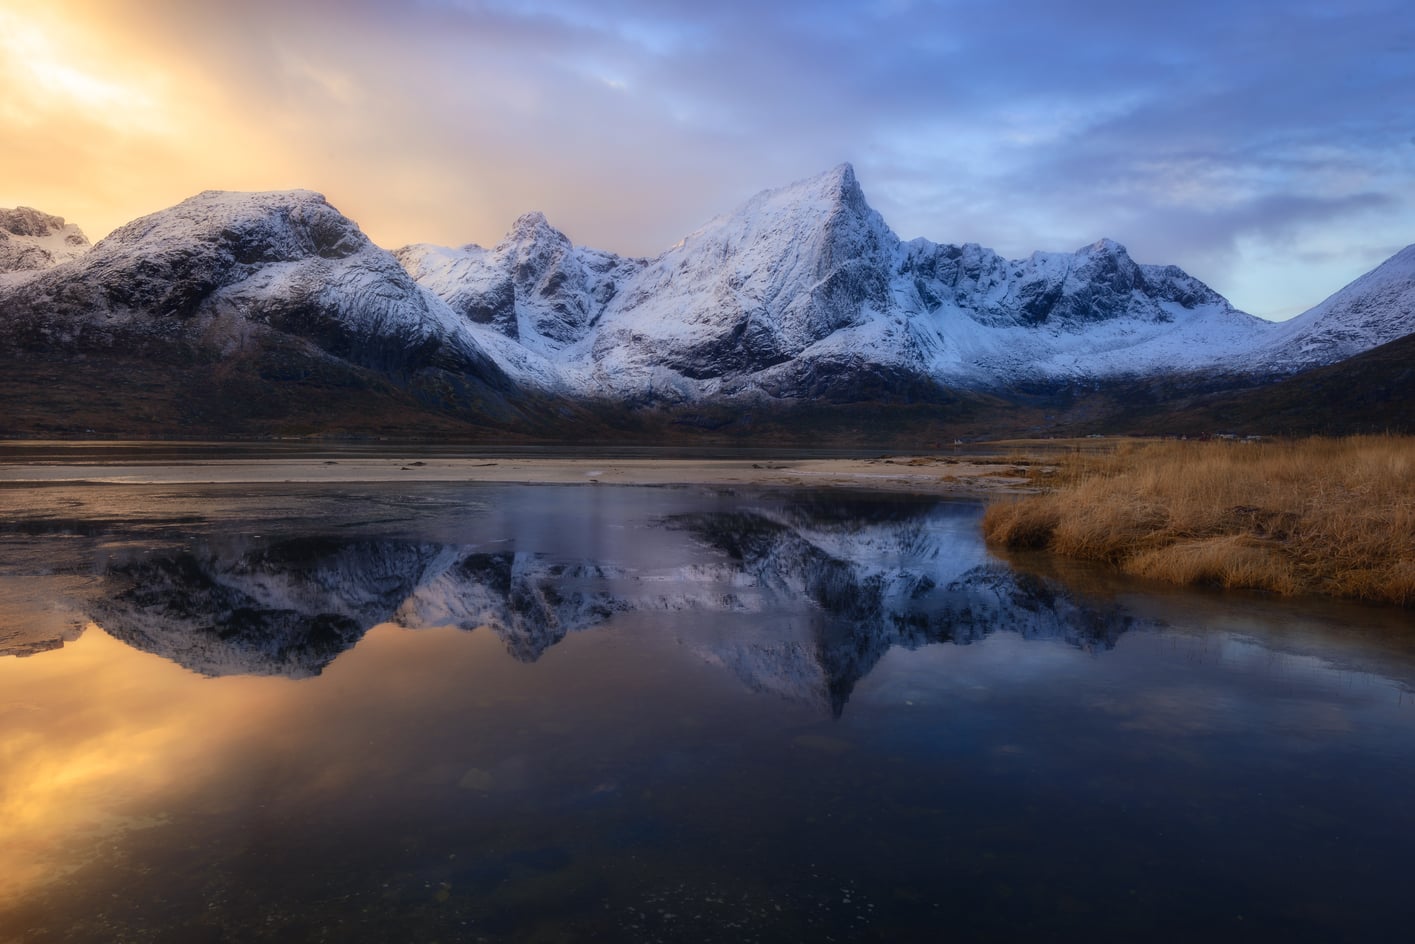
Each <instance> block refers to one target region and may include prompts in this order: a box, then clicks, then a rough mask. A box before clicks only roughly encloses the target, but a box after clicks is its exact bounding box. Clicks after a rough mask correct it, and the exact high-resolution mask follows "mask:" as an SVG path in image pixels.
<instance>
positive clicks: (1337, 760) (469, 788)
mask: <svg viewBox="0 0 1415 944" xmlns="http://www.w3.org/2000/svg"><path fill="white" fill-rule="evenodd" d="M6 502H8V505H7V507H5V508H0V656H4V655H8V656H12V657H10V658H0V824H3V826H0V940H4V941H12V940H13V941H25V942H32V944H40V942H46V941H59V940H63V941H69V942H81V944H88V942H94V944H97V942H104V944H107V942H111V941H156V942H161V941H178V942H187V941H218V940H219V941H281V942H286V941H298V942H315V941H331V940H337V941H348V942H351V944H363V942H383V941H390V940H392V941H402V940H442V941H462V940H467V941H475V940H483V939H484V940H487V941H493V942H508V944H509V942H520V941H529V940H546V941H551V940H603V941H621V940H622V941H683V942H688V941H693V942H696V941H703V940H711V941H749V940H758V941H773V942H775V941H782V942H796V941H823V940H830V939H833V940H838V941H847V940H848V941H889V942H895V941H934V940H938V939H940V936H941V935H942V936H944V937H956V938H959V939H962V940H1033V939H1038V940H1048V941H1050V940H1077V941H1087V942H1098V941H1136V940H1144V941H1157V942H1175V944H1179V942H1186V944H1187V942H1189V941H1194V940H1203V941H1206V942H1219V941H1250V940H1282V941H1307V940H1310V941H1318V940H1321V941H1325V940H1402V939H1404V937H1408V936H1409V935H1408V933H1407V932H1408V918H1407V917H1406V912H1408V910H1409V909H1408V907H1406V906H1405V904H1404V902H1405V900H1406V898H1408V894H1407V892H1408V889H1407V886H1408V884H1409V883H1408V879H1407V874H1408V871H1409V870H1408V863H1409V861H1410V856H1411V854H1412V842H1415V840H1412V837H1415V808H1412V806H1411V804H1410V802H1409V796H1410V785H1411V784H1412V783H1415V714H1412V712H1415V697H1412V695H1411V693H1412V691H1415V633H1412V632H1411V629H1412V622H1411V618H1410V614H1409V613H1408V612H1406V611H1392V610H1390V609H1379V608H1372V607H1360V606H1353V605H1351V604H1338V603H1322V602H1320V601H1314V600H1281V599H1274V598H1268V597H1262V596H1259V595H1254V594H1229V593H1219V592H1196V591H1180V590H1165V589H1163V588H1159V587H1156V586H1154V585H1147V584H1141V583H1137V582H1135V581H1131V580H1126V579H1124V578H1121V577H1118V576H1113V575H1112V576H1105V575H1103V574H1098V573H1097V572H1095V571H1094V570H1090V571H1088V570H1087V569H1086V568H1081V567H1073V566H1072V565H1068V564H1065V563H1064V562H1059V561H1050V562H1048V561H1046V560H1027V561H1019V562H1017V566H1018V567H1023V568H1030V569H1016V568H1015V567H1014V566H1013V562H1004V561H1001V560H997V559H995V558H993V557H991V556H990V555H989V553H988V552H987V550H986V549H985V548H984V546H983V544H982V542H981V540H980V537H979V533H978V516H979V514H980V512H981V509H980V508H979V506H977V505H976V504H967V503H950V502H939V501H931V500H922V499H918V498H912V497H908V496H887V495H877V496H864V495H859V496H844V495H841V494H831V495H826V494H825V493H814V494H812V493H807V492H799V491H771V490H762V491H752V492H733V491H726V490H714V489H694V488H684V489H673V488H659V489H650V488H632V487H623V488H619V487H608V486H599V487H530V486H512V485H507V486H491V485H459V484H455V483H449V484H445V485H434V484H427V485H415V484H408V485H403V484H398V485H393V484H387V483H370V484H367V485H341V486H338V487H332V486H271V487H265V488H254V487H246V486H205V487H200V486H188V485H182V486H177V487H168V486H149V485H112V486H102V487H98V486H91V485H90V486H45V487H43V488H36V489H32V490H23V489H11V490H9V491H6V490H0V505H4V504H5V503H6ZM1048 566H1050V567H1053V568H1055V569H1054V570H1050V571H1048V570H1045V569H1043V568H1045V567H1048ZM85 625H87V626H88V628H87V629H86V630H84V629H83V627H84V626H85ZM76 627H77V629H76ZM1131 629H1134V630H1136V631H1135V632H1130V630H1131ZM468 630H472V631H470V632H469V631H468ZM974 642H977V643H978V644H977V645H969V644H970V643H974ZM944 643H953V644H954V645H945V644H944ZM14 656H20V657H14ZM847 701H848V709H847V708H846V705H847Z"/></svg>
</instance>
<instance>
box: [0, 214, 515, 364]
mask: <svg viewBox="0 0 1415 944" xmlns="http://www.w3.org/2000/svg"><path fill="white" fill-rule="evenodd" d="M0 301H3V303H4V305H5V308H6V311H7V314H8V315H9V318H8V320H7V324H6V326H5V327H6V328H7V329H8V331H9V332H11V333H12V334H20V335H21V337H22V339H24V340H28V341H29V342H30V343H41V344H51V345H54V344H59V345H72V346H75V347H79V348H92V349H102V348H104V347H112V346H114V345H115V344H116V345H119V346H123V345H126V344H128V343H130V342H132V341H133V340H134V339H137V340H140V341H142V342H146V343H152V342H161V341H164V340H166V341H173V340H182V341H185V342H187V343H189V344H197V345H199V346H200V347H201V348H203V349H206V350H211V351H214V352H216V353H218V354H219V355H221V356H231V355H233V354H237V353H239V352H241V351H242V349H243V348H245V347H246V346H247V345H249V344H251V343H252V342H253V341H254V340H255V339H256V338H258V337H259V336H260V335H262V334H266V333H270V332H277V333H280V334H283V335H286V336H290V337H295V338H299V339H302V340H303V341H305V342H307V343H308V344H309V345H310V346H312V347H313V348H315V349H318V350H320V351H322V352H324V353H325V354H327V355H331V356H334V357H339V358H343V359H345V360H347V361H350V362H352V363H356V364H360V365H363V366H368V367H372V368H376V369H380V370H386V371H408V370H415V369H417V368H419V367H425V366H436V367H441V368H444V369H448V370H454V371H458V372H463V373H470V374H476V375H479V376H493V377H494V376H496V375H499V371H498V370H497V369H496V368H495V366H494V365H493V364H492V362H491V361H490V359H489V358H487V357H486V355H485V354H484V353H483V352H482V351H481V350H480V349H479V348H478V347H477V345H476V342H475V341H474V340H473V339H472V338H471V337H469V336H468V334H467V333H466V332H465V331H464V330H463V327H462V320H461V319H460V318H458V317H457V316H455V315H453V314H452V312H451V311H450V310H448V308H447V306H446V305H443V304H442V303H441V302H439V301H438V300H437V299H436V298H433V297H432V296H430V295H428V293H426V292H424V291H423V290H422V289H420V288H419V287H418V286H417V285H416V284H415V283H414V282H413V281H412V279H411V278H409V276H408V275H407V273H406V272H405V271H404V270H403V268H402V266H400V265H399V264H398V262H397V260H396V259H394V258H393V256H392V254H391V253H389V252H387V251H385V250H383V249H380V248H378V247H377V246H375V245H374V244H373V243H372V242H370V241H369V239H368V238H367V237H366V236H365V235H364V234H363V233H362V232H361V231H360V230H359V228H358V226H357V225H355V224H354V223H353V222H352V221H351V220H349V219H347V218H346V217H344V216H343V215H341V214H340V213H339V212H338V211H337V210H335V209H334V208H333V207H331V206H330V205H329V204H328V203H327V202H326V201H325V199H324V197H323V196H321V195H320V194H317V193H311V192H309V191H305V190H293V191H285V192H274V193H249V194H248V193H226V192H221V191H207V192H205V193H202V194H199V195H197V196H195V197H192V198H190V199H188V200H184V201H183V202H182V203H179V204H178V205H177V206H175V207H172V208H170V209H168V210H163V211H161V212H158V213H154V214H152V215H150V216H145V217H143V218H141V219H138V220H135V221H133V222H132V223H129V224H127V225H126V226H123V227H121V228H119V229H117V230H115V231H114V232H113V233H112V234H110V235H109V236H108V237H107V238H105V239H103V240H102V241H100V242H99V243H98V244H97V245H96V246H94V247H93V248H92V249H91V250H89V251H88V252H86V253H84V254H82V255H80V256H77V257H76V258H74V259H72V260H70V261H68V262H66V263H63V264H61V265H57V266H54V267H51V268H48V269H45V270H43V271H39V272H36V273H34V274H33V275H31V276H30V277H29V278H27V279H25V280H23V281H19V282H16V283H15V284H14V285H12V286H10V288H9V291H8V292H7V293H6V295H5V297H3V298H0Z"/></svg>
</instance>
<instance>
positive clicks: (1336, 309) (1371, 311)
mask: <svg viewBox="0 0 1415 944" xmlns="http://www.w3.org/2000/svg"><path fill="white" fill-rule="evenodd" d="M1412 332H1415V244H1411V245H1409V246H1406V247H1405V248H1404V249H1402V250H1400V252H1397V253H1396V254H1395V255H1393V256H1391V257H1390V258H1389V259H1387V260H1386V261H1385V262H1383V263H1381V264H1380V265H1379V266H1377V267H1376V268H1374V269H1372V270H1371V271H1370V272H1367V273H1366V274H1365V275H1363V276H1361V277H1360V278H1358V279H1356V280H1355V281H1354V282H1352V283H1351V284H1349V285H1347V286H1346V287H1345V288H1343V289H1341V290H1340V291H1338V292H1337V293H1336V294H1334V295H1332V296H1331V297H1330V298H1328V299H1326V300H1325V301H1323V302H1322V303H1321V304H1320V305H1317V306H1316V307H1315V308H1312V309H1311V310H1309V311H1306V312H1304V313H1302V314H1300V315H1298V316H1297V317H1296V318H1293V319H1292V320H1291V321H1289V322H1287V323H1286V324H1284V325H1282V327H1281V329H1280V331H1279V333H1278V337H1277V339H1276V340H1275V342H1274V343H1273V345H1272V346H1271V347H1270V354H1269V357H1270V358H1271V359H1272V360H1275V361H1276V362H1277V363H1278V364H1279V366H1282V367H1285V368H1288V369H1291V368H1301V367H1310V366H1314V365H1318V364H1330V363H1334V362H1336V361H1339V360H1343V359H1345V358H1347V357H1352V356H1354V355H1356V354H1359V353H1361V352H1362V351H1366V350H1369V349H1370V348H1373V347H1378V346H1379V345H1382V344H1386V343H1388V342H1390V341H1394V340H1396V339H1397V338H1402V337H1405V336H1406V335H1407V334H1410V333H1412Z"/></svg>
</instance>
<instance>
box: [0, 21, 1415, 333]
mask: <svg viewBox="0 0 1415 944" xmlns="http://www.w3.org/2000/svg"><path fill="white" fill-rule="evenodd" d="M843 161H849V162H851V163H852V164H853V165H854V166H855V170H856V174H857V176H858V178H859V180H860V184H861V186H862V187H863V189H864V191H865V195H866V198H867V199H868V200H869V201H870V203H871V205H873V206H874V207H875V208H876V209H877V210H879V211H880V212H881V213H882V214H883V216H884V218H885V220H886V221H887V222H888V223H889V224H890V226H891V227H892V228H893V229H894V230H895V232H897V233H898V234H899V235H900V236H901V237H903V238H905V239H910V238H913V237H916V236H925V237H927V238H929V239H932V240H934V241H937V242H952V243H962V242H977V243H981V244H983V245H984V246H989V247H991V248H993V249H996V250H997V251H998V252H1000V253H1002V254H1003V255H1005V256H1009V257H1013V258H1017V257H1023V256H1026V255H1028V254H1030V253H1031V252H1032V251H1034V250H1038V249H1041V250H1048V251H1057V250H1064V251H1071V250H1074V249H1077V248H1079V247H1081V246H1084V245H1087V244H1089V243H1091V242H1094V241H1095V240H1096V239H1099V238H1101V237H1109V238H1112V239H1115V240H1117V241H1119V242H1121V243H1123V244H1124V245H1125V246H1126V247H1127V248H1128V249H1129V251H1130V254H1131V256H1132V257H1134V258H1135V259H1136V260H1137V261H1139V262H1148V263H1160V264H1175V265H1179V266H1181V267H1182V268H1184V269H1185V270H1187V271H1188V272H1190V273H1191V274H1193V275H1195V276H1197V277H1198V278H1200V279H1202V280H1204V281H1205V282H1207V283H1208V284H1209V285H1211V286H1212V287H1213V288H1215V289H1216V290H1217V291H1219V292H1220V293H1222V294H1223V295H1225V296H1226V297H1227V298H1228V299H1229V300H1230V301H1232V302H1233V303H1234V305H1236V306H1237V307H1238V308H1240V309H1243V310H1245V311H1249V312H1251V313H1253V314H1257V315H1261V316H1263V317H1267V318H1274V319H1281V318H1286V317H1290V316H1292V315H1295V314H1298V313H1300V312H1301V311H1303V310H1305V309H1306V308H1308V307H1310V306H1312V305H1314V304H1316V303H1317V302H1319V301H1321V300H1322V299H1323V298H1324V297H1326V296H1327V295H1329V294H1331V293H1332V292H1334V291H1336V290H1337V289H1338V288H1340V287H1341V286H1342V285H1344V284H1345V283H1347V282H1349V281H1350V280H1351V279H1353V278H1355V277H1357V276H1358V275H1360V274H1362V273H1363V272H1365V271H1367V270H1369V269H1370V268H1372V267H1374V266H1375V265H1377V264H1378V263H1380V262H1381V261H1382V260H1384V259H1385V258H1387V257H1389V256H1390V255H1392V254H1393V253H1395V252H1396V251H1397V250H1399V249H1400V248H1401V247H1403V246H1405V245H1408V244H1410V243H1412V242H1415V5H1412V4H1410V2H1409V0H1331V2H1278V0H1271V2H1258V0H1186V2H1185V3H1183V4H1180V3H1162V2H1161V3H1136V2H1134V0H1123V2H1112V0H1072V2H1066V0H994V2H980V0H968V2H955V0H876V2H871V0H857V2H832V0H801V2H798V0H771V2H762V0H750V2H747V0H715V2H711V3H703V2H701V0H697V2H692V3H677V2H671V0H594V2H589V0H527V2H510V0H406V2H386V0H344V2H333V0H305V2H300V0H244V2H242V3H239V4H236V3H229V2H205V0H0V207H12V206H33V207H36V208H38V209H41V210H44V211H46V212H49V213H53V214H56V215H59V216H63V217H65V218H66V219H68V220H69V221H70V222H74V223H77V224H79V226H80V227H82V228H83V229H84V231H85V232H86V233H87V234H88V235H89V237H90V238H92V239H94V240H97V239H98V238H99V237H101V236H102V235H104V234H106V233H107V232H109V231H110V230H112V229H114V228H116V227H117V226H119V225H121V224H123V223H125V222H127V221H129V220H131V219H134V218H136V217H138V216H142V215H144V214H147V213H151V212H154V211H156V210H159V209H162V208H165V207H167V206H171V205H172V204H175V203H177V202H179V201H181V200H182V199H185V198H186V197H188V196H191V195H193V194H195V193H199V192H200V191H202V190H207V189H220V190H277V189H289V188H296V187H303V188H307V189H311V190H317V191H319V192H321V193H323V194H325V195H326V196H327V197H328V199H329V201H330V202H331V203H332V204H333V205H334V206H336V207H337V208H339V209H340V210H341V211H343V212H344V213H345V214H347V215H348V216H350V217H352V218H353V219H354V220H356V221H357V222H358V223H359V224H360V225H361V226H362V227H363V229H364V231H365V232H366V233H368V234H369V236H370V237H371V238H372V239H373V240H374V241H375V242H376V243H378V244H379V245H382V246H385V247H387V248H397V247H399V246H402V245H406V244H408V243H412V242H432V243H439V244H443V245H462V244H464V243H469V242H475V243H479V244H481V245H494V244H495V243H496V242H497V241H498V240H499V239H500V238H501V236H502V235H503V234H505V232H506V231H507V230H508V229H510V227H511V224H512V222H513V221H514V220H515V219H516V217H518V216H520V215H521V214H522V213H525V212H528V211H531V210H541V211H543V212H544V213H545V214H546V216H547V217H548V218H549V219H550V221H551V223H552V224H554V225H555V226H556V227H557V228H559V229H561V230H562V231H563V232H565V233H566V234H567V235H569V236H570V238H571V239H572V240H574V241H575V242H576V243H578V244H581V245H588V246H594V247H596V248H601V249H608V250H612V251H615V252H619V253H623V254H628V255H645V256H651V255H656V254H657V253H658V252H661V251H662V250H664V249H666V248H668V247H669V246H671V245H672V244H673V243H674V242H676V241H677V240H678V239H680V238H681V237H682V236H684V235H686V234H687V233H689V232H691V231H692V230H694V229H696V228H697V227H698V226H700V225H701V224H702V223H704V222H706V221H707V220H708V219H710V218H712V217H713V216H715V215H717V214H719V213H723V212H727V211H729V210H731V209H732V208H733V207H735V206H736V205H737V204H739V203H741V202H742V201H744V200H745V199H747V198H748V197H750V196H751V195H752V194H753V193H755V192H757V191H759V190H762V189H766V188H771V187H777V186H782V185H785V184H788V183H791V182H792V181H795V180H798V179H801V178H804V177H809V176H813V175H815V174H818V173H822V172H824V171H826V170H828V169H830V168H832V167H834V166H835V165H837V164H839V163H841V162H843Z"/></svg>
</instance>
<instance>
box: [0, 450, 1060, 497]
mask: <svg viewBox="0 0 1415 944" xmlns="http://www.w3.org/2000/svg"><path fill="white" fill-rule="evenodd" d="M80 482H94V483H113V484H128V485H135V484H159V485H165V484H204V483H210V484H236V483H252V484H254V483H281V482H291V483H295V482H298V483H320V482H329V483H339V482H505V483H524V484H547V485H573V484H580V485H583V484H598V485H713V486H788V487H806V488H822V487H829V488H862V489H877V490H887V491H911V492H936V493H940V494H944V493H947V494H968V495H983V494H993V493H998V492H1018V491H1032V490H1033V489H1032V488H1031V487H1030V486H1029V484H1028V480H1027V478H1026V475H1025V471H1024V470H1022V469H1019V468H1018V467H1016V466H1015V465H1013V464H1011V463H1006V462H999V461H989V460H986V459H976V460H974V459H967V458H953V457H933V456H929V457H920V458H912V459H911V458H903V457H893V458H878V459H802V460H783V461H767V460H760V461H752V460H737V459H704V460H697V459H693V460H688V459H613V460H606V459H549V458H525V459H521V458H495V459H493V458H486V459H476V458H454V459H440V458H427V459H402V458H396V457H379V458H341V459H317V458H315V459H309V458H306V459H284V458H279V459H202V460H197V461H189V462H181V463H156V462H142V461H132V462H113V463H104V462H85V463H45V462H34V463H23V462H18V463H4V464H0V483H9V484H14V485H19V484H26V485H42V484H67V485H72V484H77V483H80Z"/></svg>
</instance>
